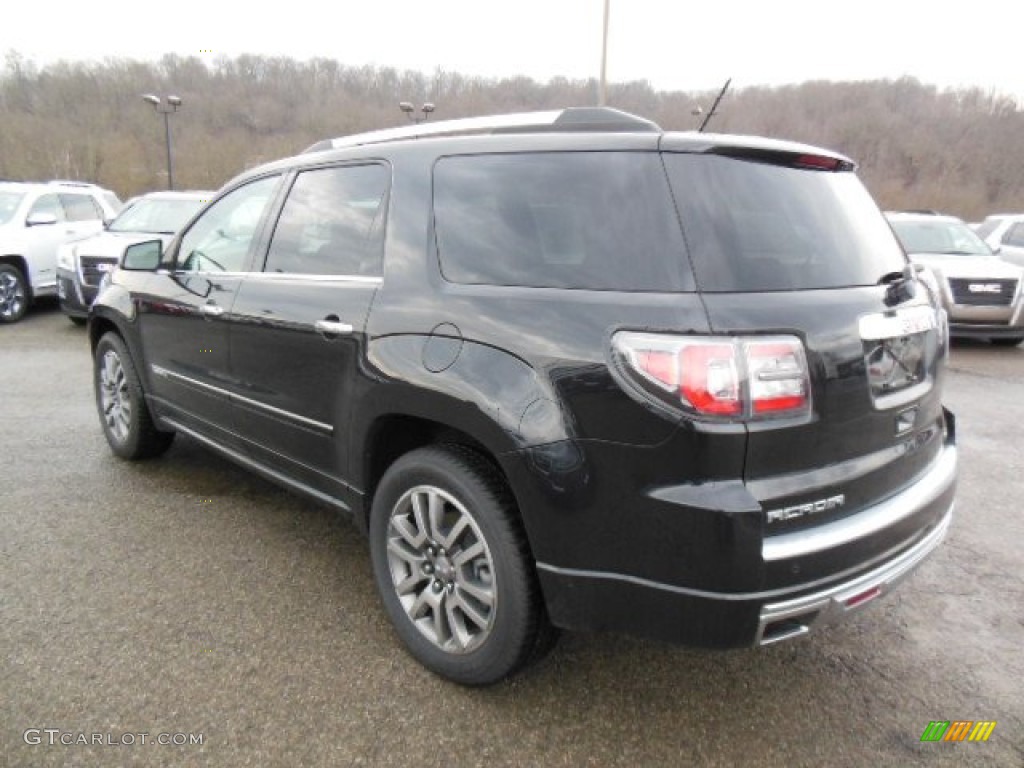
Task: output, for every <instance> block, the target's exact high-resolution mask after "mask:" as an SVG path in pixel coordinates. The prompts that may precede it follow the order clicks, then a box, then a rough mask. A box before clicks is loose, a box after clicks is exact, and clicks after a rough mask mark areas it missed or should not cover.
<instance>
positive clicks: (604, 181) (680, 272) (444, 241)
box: [434, 152, 693, 291]
mask: <svg viewBox="0 0 1024 768" xmlns="http://www.w3.org/2000/svg"><path fill="white" fill-rule="evenodd" d="M434 224H435V230H436V234H437V248H438V254H439V258H440V263H441V271H442V273H443V274H444V276H445V278H446V279H447V280H449V281H452V282H456V283H470V284H485V285H508V286H533V287H547V288H580V289H589V290H613V291H685V290H693V277H692V275H691V273H690V271H689V268H688V266H687V262H686V251H685V246H684V243H683V239H682V233H681V231H680V229H679V221H678V218H677V216H676V213H675V211H674V209H673V206H672V200H671V195H670V193H669V188H668V183H667V180H666V178H665V173H664V169H663V168H662V166H661V161H660V158H659V156H658V155H657V154H656V153H653V152H646V153H644V152H548V153H521V154H503V155H466V156H458V157H446V158H442V159H441V160H439V161H438V163H437V165H436V167H435V170H434Z"/></svg>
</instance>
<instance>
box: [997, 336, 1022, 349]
mask: <svg viewBox="0 0 1024 768" xmlns="http://www.w3.org/2000/svg"><path fill="white" fill-rule="evenodd" d="M989 341H991V342H992V343H993V344H995V345H996V346H997V347H1016V346H1017V345H1018V344H1020V343H1021V342H1022V341H1024V336H1009V337H1003V338H1001V339H989Z"/></svg>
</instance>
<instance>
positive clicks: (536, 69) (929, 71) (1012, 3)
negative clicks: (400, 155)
mask: <svg viewBox="0 0 1024 768" xmlns="http://www.w3.org/2000/svg"><path fill="white" fill-rule="evenodd" d="M1016 1H1017V0H1001V1H1000V2H996V1H995V0H973V2H957V3H953V2H949V1H948V0H933V1H932V2H923V1H922V0H887V1H885V2H882V1H880V0H860V2H835V0H831V1H830V0H817V1H816V2H814V1H810V0H727V1H726V2H708V0H701V2H685V0H611V24H610V34H609V53H608V78H609V80H610V81H612V82H616V81H618V82H622V81H630V80H647V81H648V82H650V83H651V85H652V86H654V87H655V88H658V89H668V90H687V91H689V90H707V89H712V88H717V87H718V86H720V85H721V84H722V83H723V82H724V81H725V79H726V78H727V77H732V78H733V87H734V88H742V87H748V86H752V85H763V84H767V85H778V84H783V83H795V82H802V81H804V80H812V79H815V80H817V79H826V80H867V79H875V78H898V77H901V76H903V75H911V76H913V77H916V78H918V79H920V80H922V81H923V82H926V83H933V84H936V85H939V86H962V85H978V86H981V87H983V88H986V89H990V88H991V89H995V90H997V91H1000V92H1003V93H1006V94H1010V95H1013V96H1015V97H1017V98H1018V99H1020V100H1021V101H1022V102H1024V59H1022V55H1024V46H1022V43H1021V40H1022V37H1021V34H1020V29H1021V27H1020V24H1019V22H1018V20H1017V15H1016V13H1014V14H1013V16H1012V17H1011V16H1009V15H1008V14H1009V11H1010V9H1011V8H1013V7H1017V6H1016ZM603 4H604V0H514V1H513V2H504V1H499V0H475V1H471V0H359V2H351V0H334V2H312V1H311V0H288V1H287V2H269V3H268V2H262V3H258V4H257V3H256V2H249V3H241V2H231V3H226V2H217V0H203V1H198V0H169V1H165V2H159V3H155V2H142V1H140V0H133V1H132V2H127V1H126V0H104V1H103V2H97V3H90V2H82V0H48V2H46V3H44V4H42V5H39V4H32V3H28V2H24V0H18V1H17V2H10V3H6V4H5V6H6V7H5V9H4V11H3V14H2V17H3V18H2V21H0V54H2V53H6V52H8V51H11V50H14V51H17V52H19V53H21V54H22V55H23V56H25V57H26V58H29V59H32V60H34V61H36V63H39V64H45V63H47V62H50V61H53V60H55V59H60V58H64V59H73V60H74V59H102V58H104V57H108V56H111V57H130V58H142V59H157V58H159V57H160V56H161V55H163V54H164V53H168V52H173V53H177V54H181V55H196V56H201V57H208V58H210V59H211V60H213V59H215V58H216V57H218V56H235V55H238V54H240V53H257V54H265V55H287V56H292V57H295V58H300V59H306V58H310V57H314V56H326V57H329V58H334V59H337V60H339V61H340V62H341V63H343V64H346V65H361V64H377V65H381V66H390V67H396V68H398V69H414V70H420V71H423V72H433V71H434V70H435V69H436V68H437V67H441V68H443V69H445V70H449V71H457V72H461V73H463V74H466V75H481V76H486V77H498V76H508V75H516V74H523V75H528V76H530V77H533V78H535V79H537V80H540V81H547V80H549V79H550V78H552V77H557V76H564V77H568V78H572V79H579V78H586V77H597V75H598V73H599V67H600V57H601V25H602V13H603ZM98 9H102V11H100V10H98ZM161 9H163V10H164V11H165V12H166V15H165V16H164V17H161V16H160V15H159V13H160V10H161Z"/></svg>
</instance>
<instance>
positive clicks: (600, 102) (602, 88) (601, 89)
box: [597, 0, 611, 107]
mask: <svg viewBox="0 0 1024 768" xmlns="http://www.w3.org/2000/svg"><path fill="white" fill-rule="evenodd" d="M610 3H611V0H604V35H603V37H602V41H601V82H600V83H599V84H598V91H597V106H599V107H603V106H606V105H607V104H608V6H609V5H610Z"/></svg>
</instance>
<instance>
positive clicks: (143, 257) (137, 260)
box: [121, 240, 164, 272]
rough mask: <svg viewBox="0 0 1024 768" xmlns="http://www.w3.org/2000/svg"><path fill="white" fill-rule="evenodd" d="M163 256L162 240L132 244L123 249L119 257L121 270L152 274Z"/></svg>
mask: <svg viewBox="0 0 1024 768" xmlns="http://www.w3.org/2000/svg"><path fill="white" fill-rule="evenodd" d="M163 255H164V244H163V241H162V240H146V241H144V242H141V243H133V244H132V245H129V246H128V247H127V248H125V249H124V254H123V255H122V256H121V269H127V270H129V271H132V272H152V271H153V270H155V269H156V268H157V267H159V266H160V259H161V258H162V257H163Z"/></svg>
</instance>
